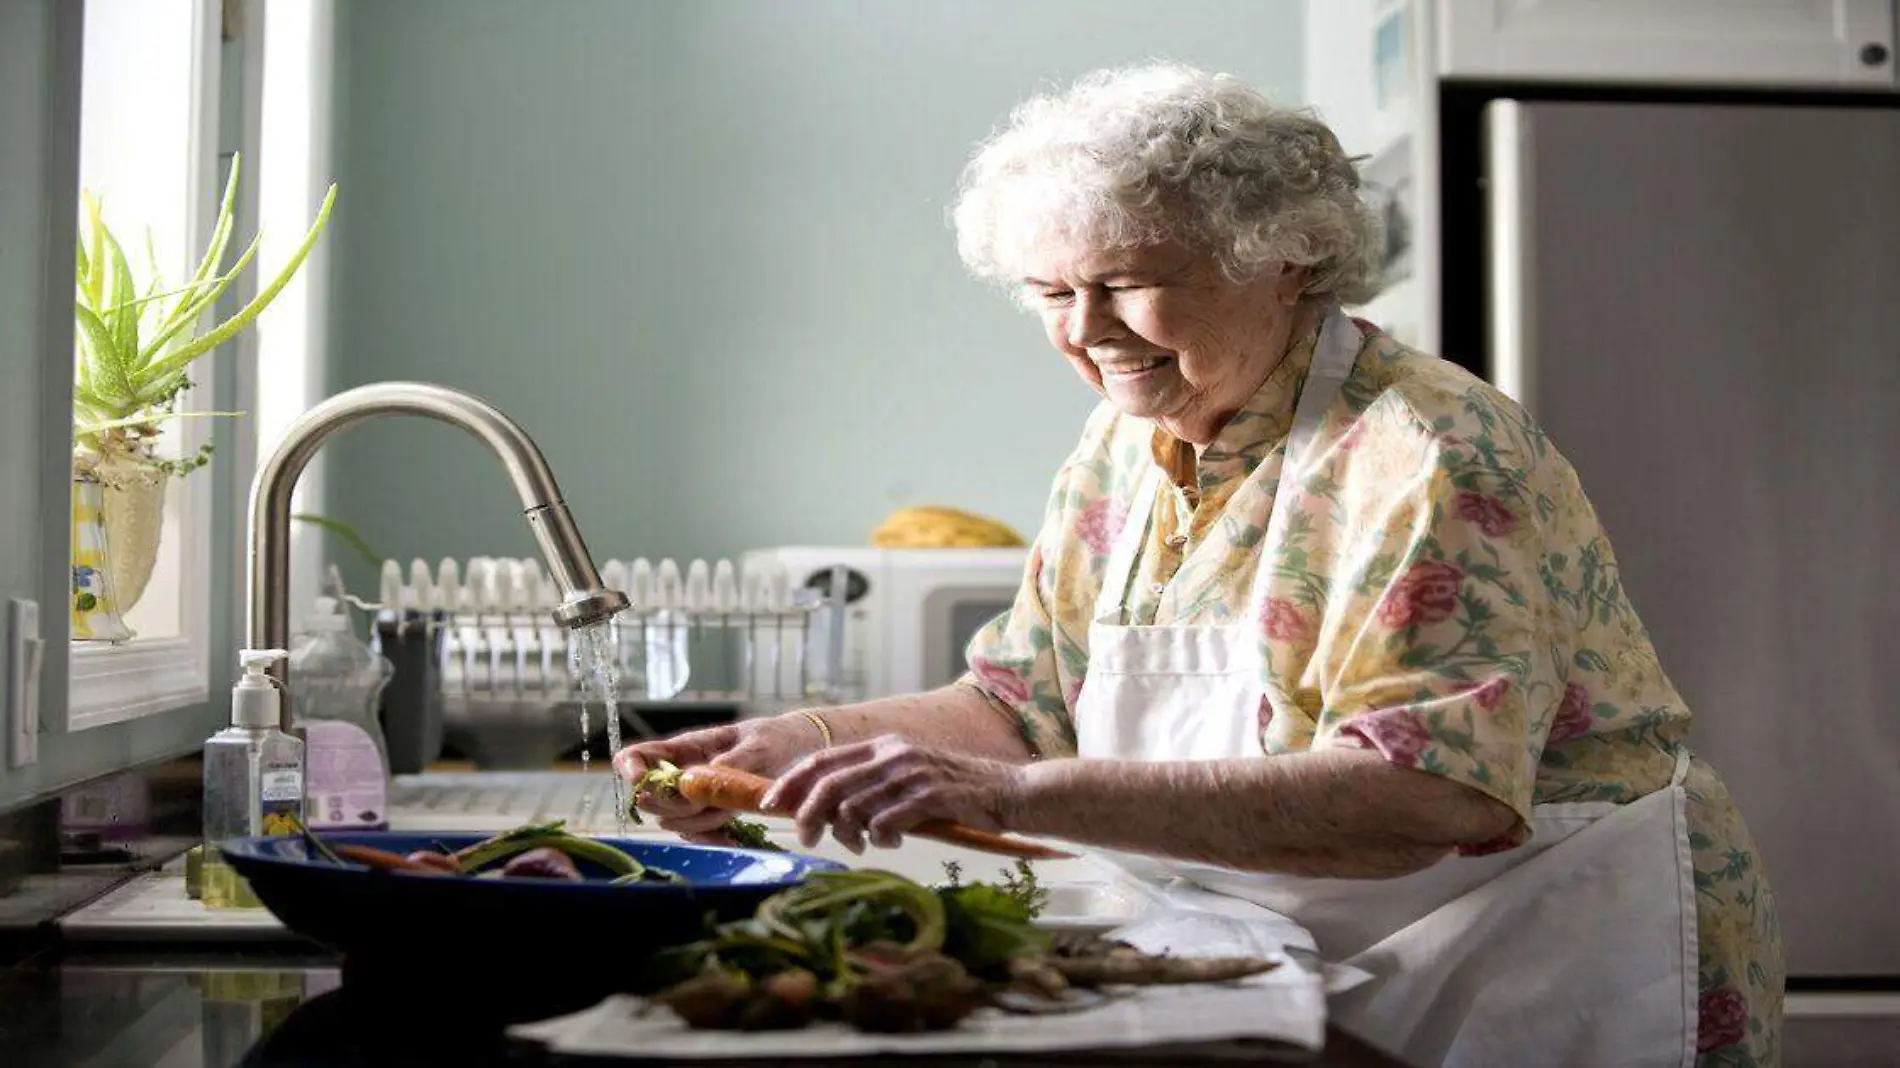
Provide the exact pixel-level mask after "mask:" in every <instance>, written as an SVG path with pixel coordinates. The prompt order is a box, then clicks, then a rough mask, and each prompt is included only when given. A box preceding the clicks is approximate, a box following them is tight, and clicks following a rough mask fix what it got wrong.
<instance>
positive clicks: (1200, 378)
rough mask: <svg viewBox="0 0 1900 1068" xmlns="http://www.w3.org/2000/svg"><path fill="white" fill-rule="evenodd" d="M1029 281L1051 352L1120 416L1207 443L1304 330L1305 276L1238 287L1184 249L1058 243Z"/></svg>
mask: <svg viewBox="0 0 1900 1068" xmlns="http://www.w3.org/2000/svg"><path fill="white" fill-rule="evenodd" d="M1023 274H1024V278H1023V283H1024V285H1025V286H1027V287H1028V294H1029V298H1030V301H1031V303H1032V304H1033V305H1034V306H1035V307H1036V308H1037V309H1038V311H1039V312H1040V314H1041V316H1042V323H1043V329H1044V330H1045V331H1046V332H1047V333H1048V336H1049V342H1050V344H1052V345H1054V346H1055V347H1056V350H1057V351H1058V352H1061V353H1062V354H1063V355H1064V356H1066V357H1068V360H1069V362H1070V363H1071V364H1073V365H1074V366H1075V369H1076V372H1077V373H1078V374H1080V375H1081V376H1082V378H1083V380H1084V381H1086V382H1087V383H1088V384H1089V385H1091V386H1093V387H1094V388H1095V389H1096V390H1097V391H1099V392H1100V393H1102V394H1103V395H1104V396H1106V397H1107V398H1108V399H1109V401H1110V402H1111V403H1113V404H1114V405H1115V407H1117V408H1119V409H1121V410H1122V411H1124V412H1126V413H1128V414H1129V415H1133V416H1138V417H1140V418H1144V419H1152V420H1154V421H1155V422H1156V423H1158V424H1160V426H1161V427H1162V428H1163V429H1165V430H1167V431H1168V432H1169V433H1171V434H1173V435H1174V436H1176V437H1178V438H1181V439H1182V440H1184V441H1188V442H1191V443H1193V444H1195V445H1206V444H1208V443H1209V442H1212V441H1213V440H1214V437H1215V435H1217V434H1219V433H1220V429H1221V427H1222V426H1225V425H1226V423H1227V420H1229V419H1230V418H1232V417H1233V415H1234V413H1235V412H1237V411H1239V410H1240V408H1241V407H1242V406H1243V405H1245V404H1246V402H1247V399H1248V398H1249V397H1252V396H1253V395H1254V393H1255V392H1256V391H1258V390H1259V388H1260V386H1261V384H1262V383H1263V382H1265V381H1266V379H1267V375H1269V374H1271V373H1272V371H1273V369H1274V368H1275V367H1276V366H1278V365H1279V363H1280V360H1281V358H1282V357H1283V356H1284V355H1285V354H1286V350H1287V346H1288V344H1289V343H1290V341H1291V339H1292V338H1293V336H1294V331H1295V329H1296V328H1297V327H1298V326H1300V325H1302V320H1303V313H1302V309H1301V302H1300V291H1301V284H1302V282H1303V280H1304V272H1303V271H1300V270H1297V269H1295V270H1286V269H1279V270H1273V269H1269V270H1264V271H1262V272H1260V274H1259V275H1258V276H1257V277H1255V278H1254V279H1252V280H1251V281H1248V282H1245V283H1241V284H1235V283H1234V282H1231V281H1229V280H1228V279H1227V277H1226V276H1225V275H1223V274H1222V273H1221V271H1220V269H1219V268H1218V267H1217V266H1215V265H1214V263H1213V262H1212V261H1211V260H1208V259H1207V258H1205V257H1202V256H1198V255H1196V254H1194V252H1193V251H1191V250H1190V249H1188V248H1186V247H1185V246H1182V245H1179V244H1173V243H1169V244H1161V245H1150V246H1146V247H1142V248H1135V249H1116V250H1110V251H1102V250H1096V249H1090V248H1086V247H1075V246H1071V245H1069V244H1068V243H1065V242H1048V243H1045V244H1044V245H1042V246H1040V247H1038V248H1037V249H1035V250H1033V251H1032V252H1031V253H1030V255H1029V256H1028V257H1027V258H1026V260H1025V262H1024V271H1023Z"/></svg>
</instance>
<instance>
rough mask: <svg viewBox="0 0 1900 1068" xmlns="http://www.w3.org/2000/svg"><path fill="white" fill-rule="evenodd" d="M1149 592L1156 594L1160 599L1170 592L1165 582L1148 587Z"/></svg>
mask: <svg viewBox="0 0 1900 1068" xmlns="http://www.w3.org/2000/svg"><path fill="white" fill-rule="evenodd" d="M1148 592H1149V593H1152V594H1154V595H1155V596H1156V597H1159V596H1161V595H1162V594H1164V593H1166V592H1168V584H1167V583H1165V582H1157V583H1155V584H1154V585H1152V586H1150V587H1148Z"/></svg>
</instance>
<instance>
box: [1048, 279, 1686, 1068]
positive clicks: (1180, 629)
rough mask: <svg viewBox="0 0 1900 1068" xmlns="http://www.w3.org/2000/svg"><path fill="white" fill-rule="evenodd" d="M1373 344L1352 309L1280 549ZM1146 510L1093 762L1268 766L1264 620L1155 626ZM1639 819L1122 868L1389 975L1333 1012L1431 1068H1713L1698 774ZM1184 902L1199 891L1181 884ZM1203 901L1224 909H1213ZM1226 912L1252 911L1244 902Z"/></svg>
mask: <svg viewBox="0 0 1900 1068" xmlns="http://www.w3.org/2000/svg"><path fill="white" fill-rule="evenodd" d="M1359 344H1360V335H1359V332H1358V331H1357V329H1355V328H1354V327H1353V325H1352V323H1351V321H1350V320H1348V319H1347V318H1346V316H1345V315H1344V313H1342V312H1341V311H1339V310H1338V309H1336V308H1335V309H1332V310H1331V311H1330V312H1329V313H1328V315H1327V318H1326V321H1325V324H1324V328H1323V330H1322V331H1321V334H1320V339H1319V345H1318V349H1317V351H1316V352H1315V353H1314V356H1313V365H1312V369H1311V371H1310V372H1309V373H1308V376H1307V381H1306V385H1305V387H1304V389H1303V390H1302V391H1301V394H1300V397H1299V400H1298V402H1297V404H1296V406H1295V408H1294V419H1293V426H1292V430H1291V435H1290V440H1289V442H1288V445H1287V453H1286V461H1285V465H1284V466H1283V468H1282V474H1281V478H1280V486H1281V487H1282V489H1281V491H1280V492H1279V494H1278V495H1277V497H1276V498H1275V501H1274V506H1273V514H1272V517H1271V519H1270V520H1269V521H1268V524H1267V532H1266V537H1265V539H1264V540H1263V541H1262V543H1261V556H1260V558H1261V560H1262V561H1263V562H1264V561H1267V560H1271V559H1272V557H1273V550H1274V548H1275V547H1276V546H1278V545H1279V544H1281V543H1282V542H1283V540H1284V537H1285V525H1286V522H1287V519H1288V513H1289V511H1290V505H1291V501H1290V498H1292V497H1293V495H1294V493H1295V492H1296V487H1297V486H1298V485H1299V477H1298V470H1299V465H1300V464H1301V463H1302V462H1304V461H1305V460H1306V459H1308V457H1307V456H1306V452H1307V445H1308V443H1309V442H1310V441H1311V440H1312V438H1313V435H1314V432H1315V431H1316V430H1317V428H1318V427H1319V425H1320V422H1321V420H1322V417H1323V416H1324V415H1325V413H1326V409H1327V408H1328V407H1329V406H1330V405H1331V404H1332V402H1333V400H1334V398H1336V397H1337V396H1338V394H1339V387H1340V384H1341V383H1342V382H1343V381H1344V380H1345V378H1346V377H1347V376H1348V375H1349V374H1350V373H1351V371H1352V365H1353V361H1354V358H1355V356H1356V355H1357V353H1358V349H1359ZM1160 478H1161V473H1160V471H1159V470H1158V469H1151V470H1150V471H1149V473H1148V476H1147V477H1146V478H1145V479H1144V480H1143V482H1142V485H1141V486H1140V488H1139V489H1138V490H1137V491H1136V496H1135V499H1134V501H1133V502H1131V506H1130V508H1129V515H1128V520H1127V525H1126V526H1125V527H1124V528H1123V531H1122V533H1121V535H1120V537H1119V538H1118V539H1117V542H1116V545H1115V549H1114V551H1113V553H1112V554H1111V555H1110V557H1109V561H1108V567H1107V571H1106V572H1105V574H1104V576H1103V579H1104V581H1103V584H1102V595H1101V600H1100V601H1099V603H1098V604H1097V606H1096V617H1095V622H1094V624H1093V626H1091V627H1090V629H1089V665H1088V676H1087V684H1086V685H1085V686H1084V687H1083V688H1082V696H1081V698H1080V700H1079V701H1078V703H1077V707H1076V709H1075V729H1076V741H1077V745H1078V749H1079V751H1080V755H1081V756H1083V757H1088V758H1105V759H1121V760H1182V759H1193V760H1212V759H1222V758H1232V757H1243V756H1255V757H1263V758H1266V759H1272V758H1270V757H1266V754H1265V751H1264V749H1263V748H1262V746H1261V740H1260V726H1259V720H1258V711H1259V709H1260V708H1261V700H1262V697H1263V696H1264V693H1265V689H1264V685H1263V680H1264V670H1265V668H1264V664H1263V657H1262V650H1261V647H1260V640H1261V639H1260V630H1259V625H1258V622H1257V621H1256V619H1255V617H1254V612H1253V611H1252V608H1254V607H1257V606H1258V605H1259V603H1260V602H1261V600H1262V599H1263V598H1264V597H1265V596H1266V592H1267V587H1268V580H1269V579H1270V578H1271V574H1270V572H1271V568H1269V567H1266V566H1262V567H1261V568H1260V569H1259V572H1260V573H1259V575H1258V576H1257V577H1256V578H1255V580H1254V585H1253V591H1252V594H1251V596H1250V598H1249V600H1248V601H1247V605H1248V610H1247V611H1244V612H1242V613H1241V619H1240V621H1239V622H1237V623H1234V624H1232V625H1222V626H1174V627H1155V626H1148V627H1134V626H1125V625H1123V623H1122V620H1123V616H1124V613H1123V609H1122V603H1123V599H1124V595H1125V592H1126V590H1127V588H1128V583H1129V581H1130V580H1131V578H1132V577H1133V575H1134V571H1135V560H1136V557H1137V556H1138V554H1139V552H1140V548H1141V545H1142V542H1143V541H1144V540H1145V533H1146V530H1145V528H1146V527H1147V520H1148V516H1149V513H1150V511H1151V510H1152V509H1153V506H1154V500H1155V496H1156V493H1157V491H1158V489H1159V487H1160ZM1687 766H1688V757H1687V753H1686V752H1680V753H1679V754H1678V758H1677V765H1676V773H1675V777H1674V781H1672V782H1671V784H1670V785H1669V787H1668V788H1666V789H1663V790H1660V791H1657V792H1656V793H1653V794H1650V795H1648V796H1646V797H1643V798H1641V799H1639V800H1637V801H1634V802H1632V803H1630V804H1626V805H1618V804H1612V803H1607V802H1592V803H1583V804H1564V805H1538V806H1535V807H1534V808H1533V809H1532V812H1531V830H1532V837H1531V839H1530V841H1528V842H1527V843H1525V844H1524V845H1522V846H1520V847H1518V848H1516V849H1512V850H1510V851H1508V852H1504V853H1498V854H1493V855H1490V856H1483V857H1450V858H1447V859H1445V860H1442V861H1440V862H1439V863H1437V864H1435V865H1433V866H1432V867H1430V868H1427V869H1425V870H1424V871H1421V872H1417V873H1414V874H1412V875H1408V876H1404V877H1401V878H1396V879H1317V878H1304V877H1295V876H1281V875H1259V874H1251V873H1246V872H1240V871H1235V870H1231V869H1226V868H1219V867H1212V866H1208V865H1200V864H1191V863H1185V862H1177V861H1171V860H1161V859H1158V858H1153V857H1144V856H1136V855H1133V854H1124V853H1119V852H1114V851H1104V852H1103V853H1102V854H1101V855H1102V856H1103V857H1104V859H1107V860H1109V861H1110V862H1111V863H1113V864H1115V865H1117V866H1118V867H1120V868H1122V869H1123V870H1124V871H1126V872H1128V873H1129V874H1131V875H1134V876H1135V877H1137V878H1140V879H1142V880H1144V882H1148V883H1150V884H1152V885H1155V886H1157V887H1159V886H1163V885H1166V884H1168V883H1170V882H1174V881H1175V880H1186V881H1187V883H1189V884H1193V885H1194V886H1198V887H1201V888H1205V889H1206V890H1211V891H1214V892H1216V893H1217V894H1220V895H1225V898H1224V899H1222V900H1223V904H1225V905H1229V906H1235V905H1238V901H1234V900H1230V899H1239V900H1240V901H1247V902H1253V903H1254V904H1255V905H1259V906H1265V907H1266V908H1268V909H1271V910H1273V911H1274V912H1278V913H1280V914H1283V915H1285V916H1288V917H1290V918H1292V919H1293V920H1295V921H1296V922H1298V923H1299V924H1301V925H1302V926H1304V927H1305V928H1307V929H1308V930H1309V931H1311V932H1312V934H1313V936H1314V938H1315V940H1316V941H1317V943H1318V949H1319V952H1320V954H1321V955H1322V956H1323V957H1324V958H1325V959H1327V960H1331V961H1343V962H1344V963H1347V964H1350V965H1353V966H1355V967H1358V968H1362V969H1364V970H1366V971H1367V972H1370V973H1372V975H1373V976H1374V977H1375V978H1374V979H1373V980H1372V981H1371V982H1369V983H1366V984H1364V985H1362V986H1359V987H1357V988H1355V989H1353V990H1351V991H1349V992H1347V993H1345V994H1343V995H1340V996H1339V997H1337V998H1335V999H1334V1001H1333V1002H1332V1004H1331V1006H1330V1009H1329V1011H1330V1012H1331V1014H1332V1017H1333V1019H1334V1020H1335V1021H1337V1022H1338V1023H1340V1024H1341V1026H1343V1027H1345V1028H1346V1029H1347V1030H1349V1031H1351V1032H1352V1033H1354V1034H1355V1035H1357V1036H1359V1037H1361V1038H1363V1039H1365V1040H1367V1041H1369V1042H1372V1043H1374V1044H1376V1045H1380V1046H1383V1047H1385V1048H1386V1049H1388V1050H1390V1051H1391V1052H1393V1053H1395V1054H1398V1055H1399V1056H1401V1057H1403V1058H1405V1059H1407V1060H1409V1061H1411V1062H1412V1063H1414V1064H1416V1065H1419V1066H1420V1068H1425V1066H1432V1065H1441V1064H1442V1065H1458V1066H1491V1065H1496V1066H1499V1068H1519V1066H1528V1065H1565V1066H1568V1068H1592V1066H1598V1065H1601V1066H1604V1068H1610V1066H1615V1068H1645V1066H1651V1065H1656V1066H1664V1065H1668V1066H1689V1065H1693V1063H1694V1061H1695V1028H1696V996H1697V990H1696V919H1695V902H1694V896H1693V895H1694V889H1693V879H1692V874H1691V868H1690V851H1689V841H1688V828H1687V823H1686V817H1685V814H1684V791H1683V789H1682V778H1683V774H1684V772H1685V771H1686V769H1687ZM1174 885H1176V886H1180V887H1181V890H1180V891H1179V892H1178V893H1177V894H1176V895H1175V896H1176V899H1177V900H1179V901H1181V902H1182V903H1183V905H1184V907H1195V906H1194V905H1193V904H1192V902H1193V899H1194V897H1195V896H1197V895H1196V892H1195V891H1194V890H1193V889H1192V888H1191V887H1187V886H1183V885H1182V884H1181V883H1178V882H1174ZM1198 896H1200V897H1201V898H1202V899H1205V898H1206V894H1205V893H1200V894H1199V895H1198ZM1220 911H1231V907H1224V908H1222V909H1221V910H1220Z"/></svg>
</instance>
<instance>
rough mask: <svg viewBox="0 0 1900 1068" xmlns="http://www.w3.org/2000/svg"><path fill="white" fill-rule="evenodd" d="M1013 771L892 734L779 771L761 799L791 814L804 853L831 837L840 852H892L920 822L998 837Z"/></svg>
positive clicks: (1016, 776)
mask: <svg viewBox="0 0 1900 1068" xmlns="http://www.w3.org/2000/svg"><path fill="white" fill-rule="evenodd" d="M1021 770H1022V769H1021V768H1019V767H1018V766H1016V765H1014V764H1007V763H1004V762H1002V761H1000V760H985V759H983V758H981V757H972V756H964V755H962V754H959V753H946V752H943V751H941V750H937V749H926V748H923V747H920V746H917V745H914V744H912V743H911V742H908V741H906V740H904V739H903V738H902V737H899V736H898V735H894V734H887V735H884V736H882V737H879V738H874V739H872V740H870V741H868V742H856V743H853V744H851V745H841V746H839V747H837V748H835V749H825V750H821V751H819V752H816V753H813V754H811V755H810V756H807V757H805V758H804V759H803V760H800V761H799V762H798V763H796V764H793V765H792V766H791V767H789V768H787V769H786V770H785V772H784V773H783V774H781V775H780V776H779V777H778V781H777V782H776V783H775V784H774V785H773V786H772V788H771V789H770V790H769V791H767V792H766V795H765V808H766V809H767V810H768V811H772V812H795V818H796V820H797V821H798V839H799V841H800V842H801V843H803V845H804V847H805V848H806V849H810V848H811V847H813V846H815V845H817V844H818V839H819V837H820V836H822V835H823V834H824V832H825V826H826V825H827V824H829V825H830V826H831V833H832V835H833V836H834V837H836V838H837V839H838V841H839V842H841V843H842V844H843V845H844V847H845V848H846V849H849V850H851V851H852V852H853V853H862V852H864V839H865V837H866V836H867V835H868V836H869V838H870V840H871V844H872V845H876V846H879V847H882V848H886V849H889V848H892V847H894V846H896V845H897V844H898V842H899V841H900V836H901V835H902V834H903V833H904V832H905V831H907V830H909V829H911V828H912V827H915V826H917V825H918V824H919V823H922V822H924V821H925V820H932V819H945V820H954V821H956V822H958V823H963V824H968V825H969V826H971V827H980V828H982V829H984V830H990V831H1000V830H1005V829H1006V828H1005V827H1004V822H1005V813H1007V812H1009V811H1010V810H1011V808H1012V806H1013V805H1014V804H1015V803H1016V800H1017V797H1018V794H1019V792H1020V790H1021V782H1022V773H1021Z"/></svg>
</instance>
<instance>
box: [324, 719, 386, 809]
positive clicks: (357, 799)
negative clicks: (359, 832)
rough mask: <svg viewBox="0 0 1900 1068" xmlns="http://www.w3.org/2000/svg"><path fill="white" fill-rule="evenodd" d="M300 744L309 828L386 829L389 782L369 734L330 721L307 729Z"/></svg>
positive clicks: (350, 725) (379, 752)
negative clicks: (307, 791) (306, 771)
mask: <svg viewBox="0 0 1900 1068" xmlns="http://www.w3.org/2000/svg"><path fill="white" fill-rule="evenodd" d="M304 738H305V746H306V749H305V753H306V759H307V760H308V761H309V764H310V802H309V804H310V826H312V827H315V828H320V829H324V830H335V829H341V828H346V827H381V826H384V825H385V824H386V822H387V820H388V805H389V779H388V776H387V775H385V774H384V770H383V758H382V752H381V751H380V750H378V749H377V748H376V740H375V739H374V738H372V737H370V734H369V732H368V731H365V730H364V729H363V728H361V727H359V726H357V725H356V724H354V723H343V722H339V721H335V720H328V721H318V722H315V723H311V724H308V725H307V726H306V727H305V728H304Z"/></svg>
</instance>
